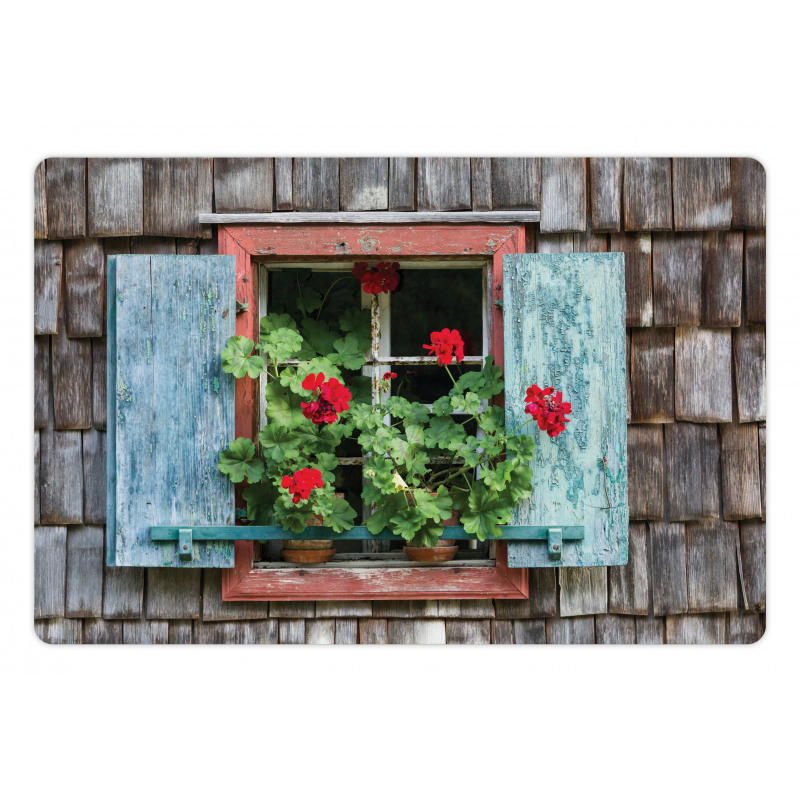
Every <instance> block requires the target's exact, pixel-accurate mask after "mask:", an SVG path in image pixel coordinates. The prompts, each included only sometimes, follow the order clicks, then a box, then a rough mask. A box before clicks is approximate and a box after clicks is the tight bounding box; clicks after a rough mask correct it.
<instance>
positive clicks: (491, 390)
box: [475, 356, 505, 400]
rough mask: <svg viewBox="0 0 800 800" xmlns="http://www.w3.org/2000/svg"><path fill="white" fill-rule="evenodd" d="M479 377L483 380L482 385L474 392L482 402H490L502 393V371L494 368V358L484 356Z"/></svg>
mask: <svg viewBox="0 0 800 800" xmlns="http://www.w3.org/2000/svg"><path fill="white" fill-rule="evenodd" d="M481 377H482V378H483V385H482V386H481V387H480V389H476V390H475V391H477V392H478V394H479V395H480V396H481V397H482V398H483V399H484V400H491V399H492V397H494V396H495V395H496V394H500V392H502V391H503V386H504V385H505V384H504V383H503V370H502V369H500V367H497V366H495V363H494V356H486V361H485V362H484V367H483V372H482V373H481Z"/></svg>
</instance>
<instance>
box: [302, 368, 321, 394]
mask: <svg viewBox="0 0 800 800" xmlns="http://www.w3.org/2000/svg"><path fill="white" fill-rule="evenodd" d="M323 383H325V374H324V373H322V372H320V373H319V374H318V375H315V374H314V373H313V372H312V373H310V374H309V375H306V377H305V378H303V388H304V389H308V391H310V392H316V391H317V389H319V387H320V386H322V384H323Z"/></svg>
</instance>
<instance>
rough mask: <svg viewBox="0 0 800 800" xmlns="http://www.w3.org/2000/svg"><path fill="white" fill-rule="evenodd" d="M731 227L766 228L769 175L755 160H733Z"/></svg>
mask: <svg viewBox="0 0 800 800" xmlns="http://www.w3.org/2000/svg"><path fill="white" fill-rule="evenodd" d="M731 192H732V195H733V208H732V217H731V227H733V228H766V226H767V173H766V171H765V170H764V167H763V166H762V165H761V163H760V162H758V161H756V160H755V159H753V158H732V159H731Z"/></svg>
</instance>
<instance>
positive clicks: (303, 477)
mask: <svg viewBox="0 0 800 800" xmlns="http://www.w3.org/2000/svg"><path fill="white" fill-rule="evenodd" d="M281 486H282V487H283V488H284V489H287V490H288V491H289V493H290V494H291V495H292V502H293V503H295V504H297V503H301V502H303V501H305V500H308V498H309V497H310V496H311V492H313V491H314V489H321V488H322V486H323V480H322V473H321V472H320V471H319V470H318V469H315V468H311V467H306V468H305V469H299V470H297V472H295V473H294V475H284V476H283V480H281Z"/></svg>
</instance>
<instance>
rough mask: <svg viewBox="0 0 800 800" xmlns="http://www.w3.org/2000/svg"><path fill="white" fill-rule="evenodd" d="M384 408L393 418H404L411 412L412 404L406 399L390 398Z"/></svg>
mask: <svg viewBox="0 0 800 800" xmlns="http://www.w3.org/2000/svg"><path fill="white" fill-rule="evenodd" d="M383 407H384V408H385V409H386V410H387V411H388V412H389V413H390V414H391V415H392V416H393V417H400V418H404V417H405V416H406V414H408V412H409V411H411V403H409V402H408V400H406V399H405V397H389V398H387V399H386V402H385V403H384V404H383Z"/></svg>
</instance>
